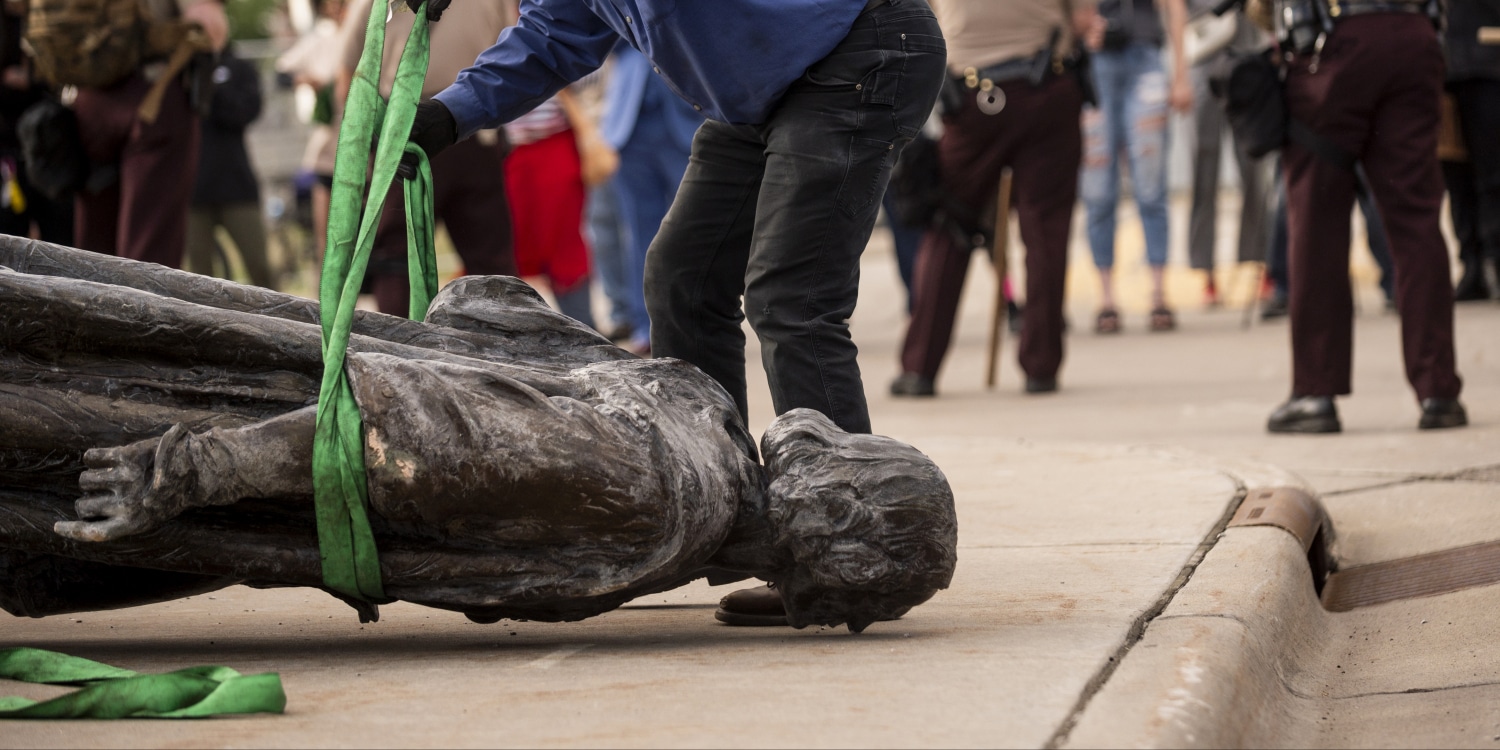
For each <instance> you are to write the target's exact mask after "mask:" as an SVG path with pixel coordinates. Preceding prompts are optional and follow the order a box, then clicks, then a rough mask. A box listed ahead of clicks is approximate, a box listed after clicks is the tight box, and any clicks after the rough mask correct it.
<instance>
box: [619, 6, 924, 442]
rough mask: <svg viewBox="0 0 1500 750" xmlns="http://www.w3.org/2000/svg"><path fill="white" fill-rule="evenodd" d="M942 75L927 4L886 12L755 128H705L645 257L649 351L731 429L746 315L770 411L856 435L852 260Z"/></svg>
mask: <svg viewBox="0 0 1500 750" xmlns="http://www.w3.org/2000/svg"><path fill="white" fill-rule="evenodd" d="M946 64H947V53H946V46H945V45H944V43H943V36H942V31H941V30H940V29H939V28H938V25H937V20H936V19H935V18H933V15H932V10H931V9H930V8H929V7H928V6H927V3H926V2H924V1H923V0H890V2H888V3H884V4H879V5H874V6H872V7H871V8H870V9H868V10H866V11H865V12H864V13H863V14H861V15H860V17H859V18H858V19H857V20H856V21H855V22H854V26H853V28H852V29H851V30H850V31H849V34H848V36H847V37H845V39H844V41H842V42H840V43H839V45H838V46H837V47H836V48H834V50H833V52H831V53H829V54H828V56H827V57H825V58H823V59H822V60H820V61H818V62H817V63H815V64H813V65H812V66H811V67H809V68H808V69H807V72H806V73H804V74H803V76H802V77H801V78H799V79H797V80H796V81H795V82H793V83H792V85H791V87H790V88H789V89H788V90H787V92H786V94H785V95H784V96H783V97H782V99H781V101H780V103H778V104H777V106H776V108H775V109H774V110H773V111H772V113H771V116H770V118H769V119H768V120H767V121H766V122H764V123H761V124H758V125H729V124H726V123H722V122H718V121H713V120H710V121H709V122H707V123H705V124H704V125H703V127H702V128H700V129H699V130H698V135H697V137H696V138H695V139H694V141H693V155H692V160H691V161H690V162H689V163H688V169H687V174H686V176H684V178H683V181H682V186H681V188H679V189H678V191H677V200H676V201H675V202H673V204H672V208H671V210H670V211H669V212H668V213H667V218H666V220H665V221H663V222H662V226H661V231H660V233H658V234H657V236H656V241H655V242H654V243H652V245H651V249H650V251H649V252H648V253H647V256H646V306H647V308H648V310H649V312H650V314H651V351H652V353H653V354H654V355H655V356H658V357H663V356H665V357H676V358H678V359H682V360H686V361H687V362H690V363H692V364H694V365H696V366H698V368H699V369H701V370H703V371H704V372H705V373H707V374H708V375H709V376H710V377H712V378H714V379H715V380H717V381H718V382H719V384H720V385H722V386H724V390H725V391H727V392H728V393H729V395H730V396H731V397H732V398H733V399H734V401H735V403H736V404H737V405H738V406H739V411H740V416H741V418H745V417H746V416H747V408H746V402H747V395H746V388H747V386H746V380H745V334H744V333H743V331H742V329H741V328H740V323H741V321H743V320H746V319H747V318H748V320H749V322H750V327H751V328H752V329H753V330H754V331H755V334H756V336H757V337H758V338H759V339H760V343H761V364H762V365H763V366H764V367H765V371H766V375H767V378H768V380H769V381H770V387H771V400H772V404H773V406H774V407H775V410H776V413H777V414H784V413H786V412H787V411H790V410H792V409H796V408H809V409H814V410H816V411H819V412H822V413H823V414H824V415H825V416H827V417H828V418H829V419H831V420H833V422H834V423H835V424H837V425H838V426H839V427H840V428H842V429H844V430H845V431H847V432H851V433H855V432H869V431H870V415H869V408H868V406H867V405H866V402H865V392H864V386H863V383H862V382H861V380H860V375H859V364H858V362H857V361H856V357H857V355H858V353H859V352H858V349H857V348H856V347H855V345H854V341H853V339H852V338H851V337H850V335H849V316H850V315H852V314H853V313H854V304H855V299H856V297H857V296H858V293H859V257H860V254H861V253H862V252H863V251H864V248H865V244H866V243H867V242H869V240H870V232H871V230H873V229H874V227H875V217H876V215H877V213H878V212H879V210H880V199H881V196H883V195H884V194H885V188H886V185H887V184H888V183H889V182H890V178H891V167H892V166H893V165H894V164H895V161H896V156H897V155H898V154H899V153H900V149H901V148H902V147H904V146H905V145H906V143H908V142H909V141H910V140H911V139H912V138H913V137H914V136H916V134H917V132H918V131H919V130H920V129H921V127H922V124H923V123H924V122H926V120H927V116H928V115H929V114H930V113H931V112H932V105H933V102H934V101H935V100H936V99H937V93H938V87H939V86H940V85H941V83H942V80H943V76H944V74H945V72H944V71H945V67H946ZM742 299H743V305H742V303H741V300H742Z"/></svg>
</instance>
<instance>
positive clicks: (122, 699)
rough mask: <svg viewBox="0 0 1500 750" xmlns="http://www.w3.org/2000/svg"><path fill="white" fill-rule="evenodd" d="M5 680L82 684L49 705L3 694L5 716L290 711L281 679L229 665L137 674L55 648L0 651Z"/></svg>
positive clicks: (0, 710)
mask: <svg viewBox="0 0 1500 750" xmlns="http://www.w3.org/2000/svg"><path fill="white" fill-rule="evenodd" d="M0 678H4V679H8V680H20V681H23V682H36V683H43V684H48V685H76V686H80V689H79V690H75V691H73V692H71V693H68V694H66V695H61V696H58V697H56V698H53V699H51V700H45V701H33V700H29V699H26V698H21V697H18V696H11V697H8V698H6V697H0V719H199V718H204V717H208V716H218V715H222V714H258V713H271V714H279V713H281V712H282V711H283V710H285V709H286V693H285V692H283V691H282V689H281V677H279V676H278V675H276V674H275V673H274V672H267V673H265V674H256V675H248V676H247V675H242V674H240V673H239V672H236V671H234V670H233V669H230V668H228V667H192V668H190V669H181V670H178V671H176V672H168V673H166V674H138V673H136V672H132V671H130V670H128V669H120V668H118V667H111V666H109V665H108V664H100V663H99V662H96V661H89V660H88V659H80V658H78V657H76V656H68V655H67V654H59V653H57V652H55V651H43V650H41V649H34V648H8V649H0Z"/></svg>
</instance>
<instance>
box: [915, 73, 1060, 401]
mask: <svg viewBox="0 0 1500 750" xmlns="http://www.w3.org/2000/svg"><path fill="white" fill-rule="evenodd" d="M1000 88H1001V89H1002V90H1004V92H1005V101H1006V104H1005V108H1004V109H1002V110H1001V111H1000V112H999V113H998V114H995V115H987V114H985V113H983V112H981V111H979V107H978V105H977V104H976V102H975V101H974V97H973V95H972V94H968V93H966V94H965V95H964V98H963V107H962V109H960V110H959V111H958V112H957V113H955V114H951V115H949V116H947V117H945V118H944V122H943V125H944V130H943V138H942V141H941V142H940V144H939V162H940V164H941V170H942V175H943V188H944V190H945V191H947V193H948V195H949V197H950V200H952V201H953V202H954V203H956V204H957V206H958V207H959V210H960V212H962V213H964V214H966V215H968V216H980V215H983V214H984V213H985V209H986V208H988V207H990V206H992V205H993V204H994V202H995V200H996V198H997V193H996V191H997V189H998V188H999V184H1000V175H1001V172H1002V171H1004V170H1005V168H1007V167H1009V168H1010V169H1011V170H1012V182H1011V184H1012V189H1013V192H1012V195H1013V205H1014V207H1015V211H1016V214H1017V216H1018V218H1019V220H1020V226H1021V241H1022V242H1024V243H1025V245H1026V315H1025V317H1024V319H1023V324H1022V328H1021V340H1020V361H1021V369H1022V370H1023V371H1024V372H1025V373H1026V375H1027V376H1028V377H1032V378H1050V377H1054V376H1056V374H1057V369H1058V367H1059V366H1060V365H1061V364H1062V358H1063V291H1064V284H1065V281H1066V276H1067V271H1068V234H1069V231H1070V230H1071V229H1072V218H1073V203H1074V201H1075V199H1076V198H1077V197H1078V164H1079V159H1080V155H1081V151H1082V135H1081V133H1080V130H1079V111H1080V109H1081V108H1082V106H1083V99H1082V96H1081V94H1080V92H1079V90H1078V84H1077V82H1076V81H1075V80H1074V79H1073V78H1072V77H1071V76H1060V77H1056V78H1053V79H1051V80H1049V81H1047V82H1045V83H1043V84H1042V85H1041V86H1032V85H1031V84H1030V83H1027V82H1024V81H1011V82H1007V83H1003V84H1001V85H1000ZM973 228H974V227H968V229H973ZM970 255H972V252H971V248H970V247H969V245H968V243H966V242H963V241H962V240H960V239H959V237H958V236H955V232H953V231H951V230H949V229H946V228H938V229H932V230H929V231H928V232H927V234H926V235H925V236H924V237H923V238H922V248H921V250H920V251H918V253H917V263H916V270H915V273H914V278H913V280H912V314H911V322H910V324H909V326H908V328H907V331H906V340H905V342H904V343H903V345H902V347H901V368H902V370H903V371H904V372H910V373H916V374H918V375H922V376H924V377H929V378H933V377H936V376H937V371H938V367H939V366H940V365H942V362H943V357H944V355H946V354H947V352H948V345H949V343H950V342H951V341H952V338H953V322H954V318H955V316H956V315H957V314H958V302H959V293H960V292H961V291H962V289H963V284H964V276H965V275H966V274H967V273H968V270H969V256H970Z"/></svg>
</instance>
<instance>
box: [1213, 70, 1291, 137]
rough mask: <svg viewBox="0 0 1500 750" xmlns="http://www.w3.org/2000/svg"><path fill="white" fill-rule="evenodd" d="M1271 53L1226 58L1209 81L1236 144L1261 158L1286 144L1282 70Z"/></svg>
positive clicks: (1284, 94)
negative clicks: (1221, 104)
mask: <svg viewBox="0 0 1500 750" xmlns="http://www.w3.org/2000/svg"><path fill="white" fill-rule="evenodd" d="M1270 55H1271V53H1270V51H1269V50H1266V51H1263V52H1254V53H1242V54H1237V55H1229V56H1226V57H1225V58H1224V59H1223V60H1221V61H1219V63H1218V65H1217V66H1216V68H1217V69H1216V70H1214V71H1213V72H1212V74H1211V76H1210V79H1209V89H1210V90H1211V91H1212V92H1213V94H1214V95H1215V96H1216V97H1218V98H1219V100H1220V101H1221V102H1222V103H1223V105H1224V115H1225V118H1226V119H1227V120H1228V121H1229V128H1230V130H1231V131H1232V132H1233V133H1234V140H1235V143H1236V144H1237V145H1238V146H1239V147H1240V148H1242V149H1244V151H1245V152H1246V153H1248V154H1249V155H1250V156H1253V157H1255V158H1257V159H1258V158H1260V157H1262V156H1265V155H1266V154H1269V153H1271V152H1272V151H1276V150H1277V149H1280V148H1281V147H1282V146H1283V145H1284V144H1285V143H1286V141H1287V125H1288V118H1287V111H1286V93H1285V91H1284V90H1283V87H1282V80H1281V70H1280V68H1279V67H1277V65H1276V63H1274V62H1272V61H1271V57H1270Z"/></svg>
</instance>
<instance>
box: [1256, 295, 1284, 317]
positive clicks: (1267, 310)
mask: <svg viewBox="0 0 1500 750" xmlns="http://www.w3.org/2000/svg"><path fill="white" fill-rule="evenodd" d="M1286 313H1287V307H1286V296H1285V295H1281V294H1273V295H1271V296H1270V297H1268V298H1267V299H1266V301H1265V302H1262V303H1261V305H1260V319H1261V320H1274V319H1276V318H1284V317H1286Z"/></svg>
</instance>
